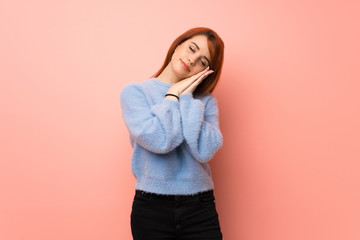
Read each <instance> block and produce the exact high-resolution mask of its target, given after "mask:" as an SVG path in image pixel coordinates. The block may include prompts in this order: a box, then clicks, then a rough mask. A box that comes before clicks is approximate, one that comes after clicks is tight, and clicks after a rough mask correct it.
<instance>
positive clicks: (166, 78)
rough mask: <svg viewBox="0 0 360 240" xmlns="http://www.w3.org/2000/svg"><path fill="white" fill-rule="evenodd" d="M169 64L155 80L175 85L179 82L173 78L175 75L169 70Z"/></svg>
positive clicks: (176, 78)
mask: <svg viewBox="0 0 360 240" xmlns="http://www.w3.org/2000/svg"><path fill="white" fill-rule="evenodd" d="M169 65H170V64H168V65H167V66H166V67H165V69H164V70H163V71H162V72H161V73H160V74H159V76H157V77H156V78H157V79H159V80H160V81H163V82H166V83H171V84H174V83H177V82H178V81H179V79H178V77H177V76H175V74H174V73H173V72H172V71H171V69H170V66H169Z"/></svg>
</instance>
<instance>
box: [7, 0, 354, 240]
mask: <svg viewBox="0 0 360 240" xmlns="http://www.w3.org/2000/svg"><path fill="white" fill-rule="evenodd" d="M50 2H51V3H50ZM55 2H57V3H54V1H45V0H43V1H40V0H38V1H17V0H12V1H2V2H1V3H0V56H1V57H0V80H1V87H0V100H1V101H0V107H1V118H0V121H1V124H0V159H1V161H0V187H1V188H0V192H1V197H0V239H4V240H15V239H16V240H20V239H27V240H45V239H46V240H48V239H51V240H60V239H61V240H63V239H68V240H71V239H87V240H92V239H94V240H95V239H96V240H98V239H109V240H111V239H114V240H115V239H131V233H130V218H129V215H130V211H131V203H132V197H133V193H134V182H135V181H134V179H133V176H132V174H131V172H130V155H131V147H130V143H129V141H128V134H127V130H126V128H125V126H124V123H123V122H122V119H121V111H120V104H119V93H120V90H121V88H122V87H123V86H124V85H125V84H127V83H128V82H130V81H143V80H145V79H146V78H148V77H149V76H151V75H152V74H153V73H154V72H155V71H156V70H157V69H158V68H159V67H160V65H161V64H162V61H163V59H164V57H165V54H166V51H167V48H168V47H169V45H170V43H171V42H172V41H173V40H174V38H175V37H177V35H178V34H180V33H182V32H183V31H185V30H187V29H189V28H191V27H196V26H208V27H211V28H213V29H214V30H216V31H217V32H218V33H219V34H220V35H221V36H222V38H223V40H224V41H225V45H226V52H225V54H226V55H225V66H224V69H223V75H222V78H221V81H220V83H219V85H218V88H217V89H216V91H215V93H214V94H215V96H216V97H217V98H218V101H219V106H220V114H221V116H220V121H221V128H222V131H223V134H224V138H225V141H224V146H223V148H222V149H221V150H220V151H219V152H218V154H217V155H216V157H215V158H214V159H213V160H212V161H211V165H212V169H213V174H214V180H215V184H216V188H215V194H216V198H217V208H218V211H219V214H220V221H221V226H222V229H223V233H224V239H226V240H232V239H246V240H264V239H266V240H289V239H291V240H297V239H299V240H304V239H306V240H318V239H327V240H335V239H339V240H340V239H341V240H342V239H346V240H355V239H360V207H359V202H360V188H359V182H360V176H359V168H360V164H359V160H360V152H359V149H360V137H359V136H360V126H359V122H360V98H359V89H360V84H359V79H360V70H359V62H360V59H359V56H360V47H359V42H360V28H359V22H360V17H359V14H358V13H359V10H360V4H359V1H355V0H354V1H344V0H342V1H340V0H339V1H321V0H319V1H310V0H306V1H286V0H282V1H281V0H277V1H266V0H251V1H239V0H234V1H202V0H198V1H178V2H174V1H143V2H136V1H127V2H123V1H115V0H114V1H110V0H109V1H84V0H68V1H55Z"/></svg>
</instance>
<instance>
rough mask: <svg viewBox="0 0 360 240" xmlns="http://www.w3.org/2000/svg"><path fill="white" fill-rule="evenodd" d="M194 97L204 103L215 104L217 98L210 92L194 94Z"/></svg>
mask: <svg viewBox="0 0 360 240" xmlns="http://www.w3.org/2000/svg"><path fill="white" fill-rule="evenodd" d="M195 98H196V99H199V100H200V101H201V102H203V104H204V105H217V100H216V98H215V97H214V95H212V94H211V93H207V94H205V95H202V96H196V97H195Z"/></svg>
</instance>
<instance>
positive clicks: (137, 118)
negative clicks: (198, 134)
mask: <svg viewBox="0 0 360 240" xmlns="http://www.w3.org/2000/svg"><path fill="white" fill-rule="evenodd" d="M120 101H121V108H122V115H123V118H124V121H125V124H126V126H127V128H128V130H129V132H130V135H131V136H132V138H133V139H134V141H135V142H136V143H137V144H139V145H140V146H142V147H143V148H145V149H147V150H148V151H151V152H154V153H159V154H162V153H167V152H170V151H171V150H173V149H175V148H176V147H177V146H179V145H180V144H181V143H182V141H183V140H184V139H183V136H182V134H181V132H182V130H181V123H180V111H179V103H178V102H176V101H172V100H169V99H166V98H164V99H163V101H162V102H161V103H160V104H157V105H153V106H151V105H150V104H149V103H148V101H147V98H146V95H145V94H144V92H143V90H142V88H141V87H140V86H139V85H136V84H130V85H127V86H125V87H124V88H123V90H122V91H121V95H120Z"/></svg>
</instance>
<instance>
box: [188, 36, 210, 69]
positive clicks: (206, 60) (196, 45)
mask: <svg viewBox="0 0 360 240" xmlns="http://www.w3.org/2000/svg"><path fill="white" fill-rule="evenodd" d="M191 43H192V44H194V45H195V46H196V48H197V49H198V50H200V48H199V46H198V45H197V44H196V43H195V42H191ZM204 58H205V59H206V61H207V62H208V64H209V65H210V61H209V59H208V58H207V57H205V56H204Z"/></svg>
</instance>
